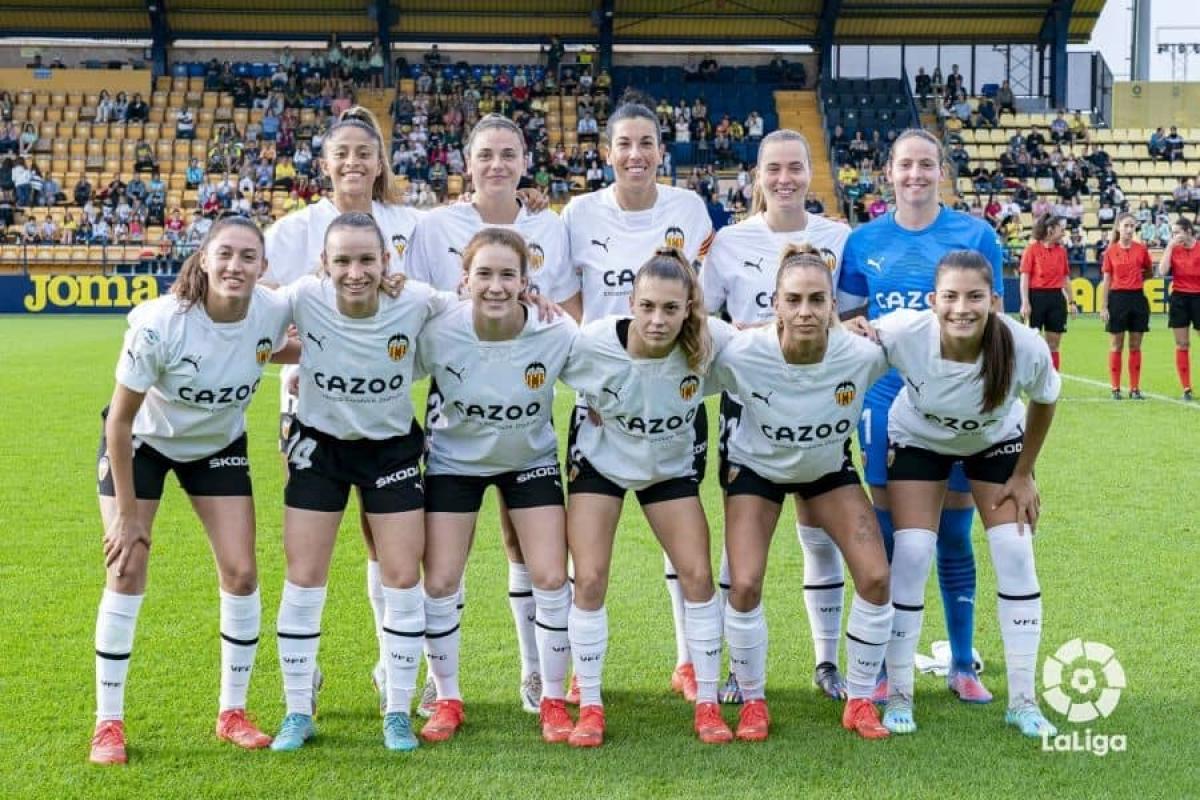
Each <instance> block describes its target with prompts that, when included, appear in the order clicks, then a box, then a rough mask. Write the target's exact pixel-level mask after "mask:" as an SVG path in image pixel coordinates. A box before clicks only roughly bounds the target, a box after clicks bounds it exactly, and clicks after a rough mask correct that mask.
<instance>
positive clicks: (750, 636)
mask: <svg viewBox="0 0 1200 800" xmlns="http://www.w3.org/2000/svg"><path fill="white" fill-rule="evenodd" d="M725 641H726V642H728V643H729V663H730V665H731V666H732V667H733V674H734V675H736V676H737V679H738V685H739V686H741V687H742V698H743V699H744V700H747V701H749V700H762V699H763V698H764V697H765V696H766V694H765V693H766V685H767V619H766V617H764V616H763V608H762V604H761V603H759V604H758V605H757V606H755V607H754V608H752V609H750V610H749V611H737V610H736V609H734V607H733V606H731V605H729V604H726V605H725Z"/></svg>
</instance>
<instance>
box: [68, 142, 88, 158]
mask: <svg viewBox="0 0 1200 800" xmlns="http://www.w3.org/2000/svg"><path fill="white" fill-rule="evenodd" d="M67 153H68V154H69V155H72V156H85V155H87V140H85V139H71V140H69V143H68V147H67Z"/></svg>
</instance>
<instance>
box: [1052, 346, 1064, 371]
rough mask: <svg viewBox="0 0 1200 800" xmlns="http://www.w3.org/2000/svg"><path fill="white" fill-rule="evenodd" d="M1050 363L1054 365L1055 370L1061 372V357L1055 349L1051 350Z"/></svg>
mask: <svg viewBox="0 0 1200 800" xmlns="http://www.w3.org/2000/svg"><path fill="white" fill-rule="evenodd" d="M1050 363H1051V364H1053V365H1054V370H1055V372H1062V358H1061V357H1060V355H1059V352H1058V351H1057V350H1054V351H1051V353H1050Z"/></svg>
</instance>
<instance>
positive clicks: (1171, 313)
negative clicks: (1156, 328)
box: [1167, 292, 1200, 331]
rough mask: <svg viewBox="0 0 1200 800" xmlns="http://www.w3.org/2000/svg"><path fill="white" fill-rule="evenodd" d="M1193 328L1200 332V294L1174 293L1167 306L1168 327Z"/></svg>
mask: <svg viewBox="0 0 1200 800" xmlns="http://www.w3.org/2000/svg"><path fill="white" fill-rule="evenodd" d="M1189 325H1190V326H1192V327H1193V328H1195V329H1196V330H1198V331H1200V294H1192V293H1189V292H1172V293H1171V300H1170V302H1169V305H1168V306H1167V327H1168V328H1186V327H1188V326H1189Z"/></svg>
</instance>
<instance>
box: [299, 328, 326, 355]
mask: <svg viewBox="0 0 1200 800" xmlns="http://www.w3.org/2000/svg"><path fill="white" fill-rule="evenodd" d="M304 338H305V339H309V340H311V341H312V343H313V344H315V345H316V346H317V349H319V350H321V351H322V352H324V350H325V340H326V339H327V338H329V337H327V336H320V337H318V336H314V335H313V333H312V331H309V332H308V333H305V334H304Z"/></svg>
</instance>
